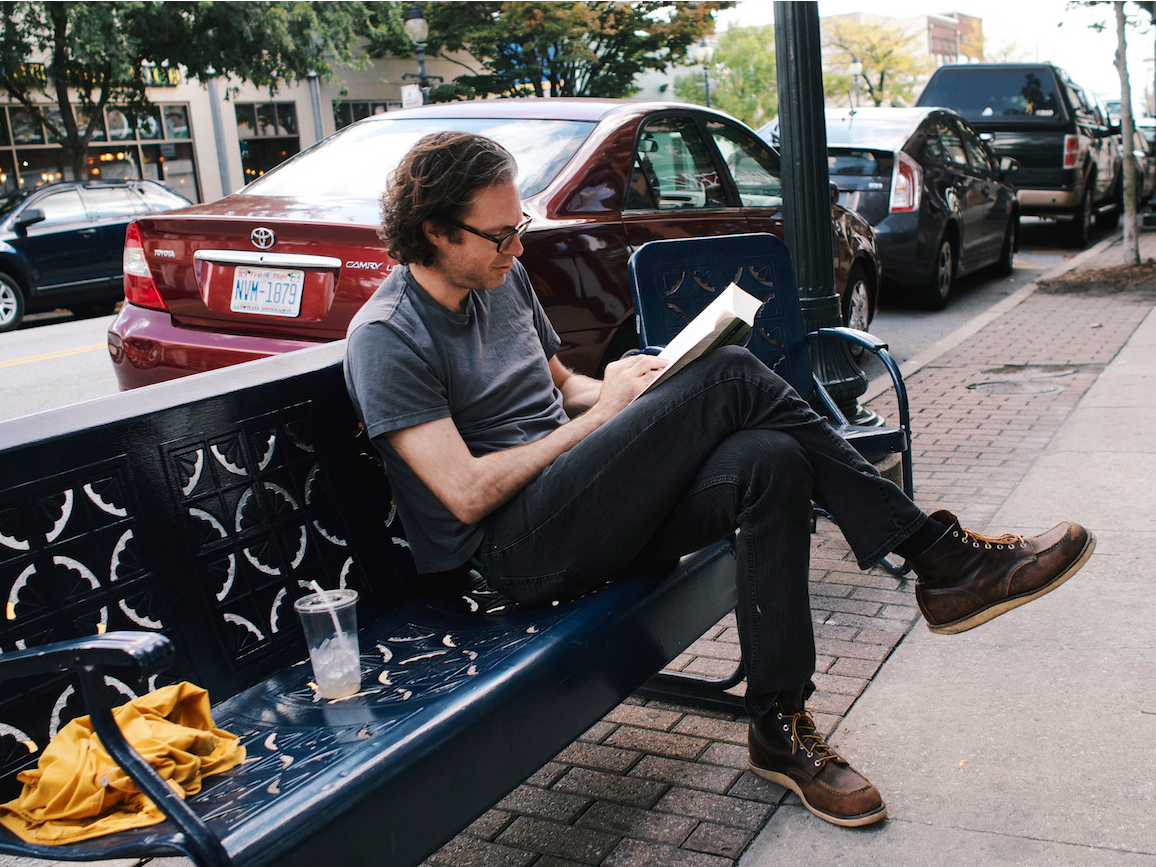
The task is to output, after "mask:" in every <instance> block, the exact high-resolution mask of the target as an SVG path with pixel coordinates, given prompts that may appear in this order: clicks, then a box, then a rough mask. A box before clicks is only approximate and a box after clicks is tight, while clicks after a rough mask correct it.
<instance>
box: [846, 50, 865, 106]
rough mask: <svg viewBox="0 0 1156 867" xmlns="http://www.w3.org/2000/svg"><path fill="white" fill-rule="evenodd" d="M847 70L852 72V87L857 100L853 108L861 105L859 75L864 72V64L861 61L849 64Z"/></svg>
mask: <svg viewBox="0 0 1156 867" xmlns="http://www.w3.org/2000/svg"><path fill="white" fill-rule="evenodd" d="M847 70H848V71H849V72H850V73H851V88H852V89H853V90H854V91H855V100H854V103H853V105H852V106H851V107H852V108H858V107H859V76H860V75H862V74H863V64H862V63H860V62H859V61H855V62H854V63H849V64H847Z"/></svg>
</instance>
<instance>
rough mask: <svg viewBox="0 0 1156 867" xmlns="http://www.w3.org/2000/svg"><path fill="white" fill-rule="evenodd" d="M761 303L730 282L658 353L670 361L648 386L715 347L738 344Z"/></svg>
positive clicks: (749, 328) (745, 333) (749, 327)
mask: <svg viewBox="0 0 1156 867" xmlns="http://www.w3.org/2000/svg"><path fill="white" fill-rule="evenodd" d="M762 306H763V302H762V301H760V300H759V299H758V298H756V297H755V296H754V295H751V294H750V293H749V292H746V291H744V290H743V289H740V288H739V286H738V284H737V283H731V284H730V285H729V286H727V288H726V289H724V290H723V291H722V292H720V293H719V294H718V297H717V298H715V299H714V301H712V302H711V303H710V304H708V305H707V307H706V309H705V310H703V311H702V313H700V314H698V316H696V317H694V319H692V320H691V321H690V323H689V324H688V325H687V326H686V327H685V328H684V329H682V331H680V332H678V334H676V335H675V336H674V339H672V340H671V341H670V343H668V344H666V348H665V349H663V350H662V352H660V353H658V357H659V358H665V359H667V360H669V361H670V364H669V365H667V366H666V368H664V369H663V371H662V373H660V374H659V375H658V376H657V377H655V378H654V379H653V380H651V382H650V385H648V386H647V387H646V388H647V389H650V388H653V387H654V386H656V385H657V384H658V383H660V382H662V381H663V380H666V379H669V378H670V377H672V376H674V374H675V373H677V372H678V371H680V370H682V369H683V368H684V367H686V365H688V364H690V363H691V362H692V361H694V360H695V359H696V358H698V357H699V356H700V355H703V354H705V353H707V352H710V351H711V350H712V349H715V348H717V347H719V346H726V345H727V344H728V343H738V342H739V341H740V340H742V339H743V338H744V337H745V336H746V335H747V333H748V332H749V331H750V330H751V327H752V326H753V325H754V323H755V314H756V313H758V312H759V308H760V307H762ZM645 390H646V389H644V391H645Z"/></svg>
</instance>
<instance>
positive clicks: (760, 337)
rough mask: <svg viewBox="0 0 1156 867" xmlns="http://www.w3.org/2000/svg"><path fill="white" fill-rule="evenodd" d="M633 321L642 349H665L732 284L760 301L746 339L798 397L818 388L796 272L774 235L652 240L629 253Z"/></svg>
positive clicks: (761, 358) (751, 348) (807, 394)
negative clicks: (812, 367) (800, 303)
mask: <svg viewBox="0 0 1156 867" xmlns="http://www.w3.org/2000/svg"><path fill="white" fill-rule="evenodd" d="M629 271H630V286H631V291H632V292H633V294H634V309H635V321H636V323H637V326H638V335H639V342H640V344H641V346H642V347H643V348H645V347H648V346H665V345H666V344H667V343H669V342H670V340H671V338H673V337H674V336H675V335H676V334H678V332H680V331H681V330H682V329H683V328H685V327H686V325H687V323H689V322H690V321H691V319H693V318H694V317H695V316H696V315H698V313H700V312H701V311H702V310H703V309H704V308H705V307H706V306H707V305H708V304H710V302H711V301H713V300H714V297H715V296H716V295H717V294H718V293H719V292H721V291H722V290H723V289H725V288H726V287H727V286H729V285H730V284H731V283H732V282H733V283H737V284H738V285H739V288H741V289H744V290H746V291H747V292H749V293H750V294H751V295H754V296H755V297H756V298H758V299H760V300H762V301H764V302H765V303H764V304H763V306H762V308H761V309H760V310H759V312H758V315H757V316H756V317H755V324H754V328H752V329H751V333H750V335H749V337H748V339H747V340H746V342H745V344H744V345H746V347H747V348H748V349H750V350H751V352H753V353H754V354H755V356H756V357H758V358H759V359H760V360H761V361H762V362H763V363H764V364H766V365H767V366H768V367H770V368H772V369H773V370H774V371H775V372H776V373H778V374H779V375H780V376H781V377H783V379H785V380H787V382H789V383H790V384H791V385H792V386H793V387H794V389H795V391H797V392H798V393H799V394H800V395H802V396H803V397H804V398H810V396H811V393H812V392H813V391H814V389H815V381H814V378H813V376H812V372H811V359H810V356H809V355H808V353H807V343H806V331H805V330H804V328H803V317H802V314H801V313H800V310H799V295H798V290H797V288H796V285H795V272H794V270H793V269H792V267H791V256H790V253H789V251H788V250H787V245H786V244H784V243H783V242H782V240H780V239H779V238H777V237H775V236H774V235H770V234H765V233H751V234H747V235H719V236H715V237H709V238H676V239H671V240H667V241H651V242H650V243H648V244H644V245H643V246H641V247H639V248H638V249H637V250H635V252H634V254H633V255H632V256H631V257H630V263H629Z"/></svg>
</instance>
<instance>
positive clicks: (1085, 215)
mask: <svg viewBox="0 0 1156 867" xmlns="http://www.w3.org/2000/svg"><path fill="white" fill-rule="evenodd" d="M1092 184H1093V180H1092V179H1091V178H1088V184H1087V187H1085V189H1084V197H1083V198H1082V199H1081V200H1080V207H1079V208H1078V209H1077V210H1076V213H1075V219H1074V220H1073V221H1072V224H1071V225H1070V226H1069V227H1068V246H1069V247H1075V248H1076V249H1079V250H1082V249H1083V248H1084V247H1087V246H1088V239H1089V238H1090V237H1091V236H1092Z"/></svg>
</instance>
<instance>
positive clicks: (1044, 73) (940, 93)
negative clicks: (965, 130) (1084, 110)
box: [918, 69, 1066, 123]
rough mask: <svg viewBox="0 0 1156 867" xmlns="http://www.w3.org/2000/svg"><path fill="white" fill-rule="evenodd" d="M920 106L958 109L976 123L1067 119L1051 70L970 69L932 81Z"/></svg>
mask: <svg viewBox="0 0 1156 867" xmlns="http://www.w3.org/2000/svg"><path fill="white" fill-rule="evenodd" d="M918 104H919V105H942V106H946V107H947V108H953V109H955V110H956V111H957V112H958V113H959V114H961V115H963V116H964V117H965V118H966V119H967V120H969V121H972V122H984V121H987V122H993V121H1006V120H1010V121H1024V122H1029V123H1030V122H1037V123H1054V122H1056V121H1061V120H1066V113H1065V111H1064V105H1063V100H1062V99H1061V98H1060V95H1059V94H1058V93H1057V92H1056V88H1055V79H1054V77H1053V76H1052V74H1051V72H1050V71H1049V70H1047V69H966V70H959V71H957V72H950V73H941V74H939V75H936V76H934V77H933V78H932V80H931V81H929V82H928V83H927V87H926V88H924V90H923V93H922V94H920V96H919V102H918Z"/></svg>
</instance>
